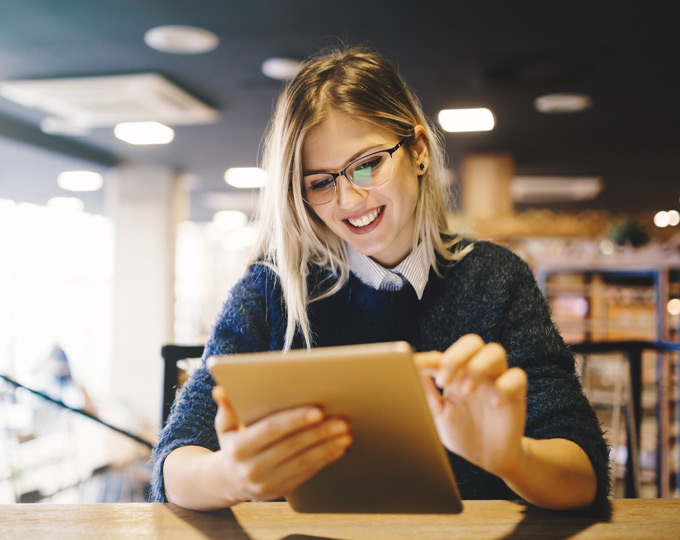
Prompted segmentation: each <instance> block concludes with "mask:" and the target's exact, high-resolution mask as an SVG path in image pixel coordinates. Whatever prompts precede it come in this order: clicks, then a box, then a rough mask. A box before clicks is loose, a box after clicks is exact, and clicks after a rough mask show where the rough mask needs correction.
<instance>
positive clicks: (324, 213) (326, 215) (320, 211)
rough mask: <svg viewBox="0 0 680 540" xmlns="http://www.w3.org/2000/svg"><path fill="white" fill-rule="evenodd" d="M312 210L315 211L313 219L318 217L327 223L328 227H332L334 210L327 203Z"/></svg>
mask: <svg viewBox="0 0 680 540" xmlns="http://www.w3.org/2000/svg"><path fill="white" fill-rule="evenodd" d="M312 212H313V216H312V219H314V218H315V217H316V219H318V220H319V221H321V222H323V223H325V224H326V226H327V227H329V228H332V224H333V221H332V217H333V212H332V210H331V209H330V208H327V207H326V206H325V205H324V206H319V207H316V208H314V209H313V210H312Z"/></svg>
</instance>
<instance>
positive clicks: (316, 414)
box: [305, 409, 323, 422]
mask: <svg viewBox="0 0 680 540" xmlns="http://www.w3.org/2000/svg"><path fill="white" fill-rule="evenodd" d="M322 418H323V413H322V412H321V411H320V410H319V409H310V410H309V411H307V414H305V420H307V421H308V422H318V421H319V420H321V419H322Z"/></svg>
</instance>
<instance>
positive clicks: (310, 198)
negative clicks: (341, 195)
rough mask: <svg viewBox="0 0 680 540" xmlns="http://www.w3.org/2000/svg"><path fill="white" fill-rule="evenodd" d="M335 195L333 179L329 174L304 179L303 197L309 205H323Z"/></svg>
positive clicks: (313, 175) (311, 175)
mask: <svg viewBox="0 0 680 540" xmlns="http://www.w3.org/2000/svg"><path fill="white" fill-rule="evenodd" d="M334 195H335V179H334V178H333V177H332V176H331V175H329V174H310V175H308V176H305V177H304V197H305V200H306V201H307V202H308V203H309V204H323V203H327V202H328V201H330V200H331V199H332V198H333V196H334Z"/></svg>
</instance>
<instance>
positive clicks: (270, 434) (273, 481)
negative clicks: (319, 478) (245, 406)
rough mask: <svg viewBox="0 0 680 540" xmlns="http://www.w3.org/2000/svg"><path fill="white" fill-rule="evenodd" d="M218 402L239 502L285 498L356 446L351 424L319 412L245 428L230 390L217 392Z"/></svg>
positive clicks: (300, 411)
mask: <svg viewBox="0 0 680 540" xmlns="http://www.w3.org/2000/svg"><path fill="white" fill-rule="evenodd" d="M212 396H213V399H214V400H215V403H217V415H216V416H215V431H216V432H217V437H218V440H219V443H220V450H219V452H218V453H219V454H221V462H222V464H223V469H222V472H223V477H224V479H225V482H226V483H227V485H225V489H226V491H227V492H228V494H229V496H228V498H229V499H231V500H234V502H241V501H249V500H253V499H256V500H262V501H266V500H272V499H278V498H280V497H283V496H285V495H287V494H288V493H289V492H290V491H291V490H293V489H294V488H296V487H297V486H299V485H300V484H302V483H303V482H304V481H305V480H307V479H309V478H310V477H312V476H313V475H314V474H315V473H317V472H318V471H319V470H321V469H323V468H324V467H325V466H327V465H329V464H330V463H332V462H333V461H335V460H337V459H339V458H340V457H342V456H343V455H344V454H345V452H346V450H347V447H348V446H349V445H350V444H351V443H352V436H351V434H350V433H349V426H348V425H347V422H346V421H345V420H343V419H341V418H324V415H323V412H322V411H321V409H319V408H318V407H315V406H309V405H307V406H301V407H295V408H291V409H286V410H283V411H279V412H276V413H273V414H271V415H269V416H267V417H265V418H263V419H261V420H258V421H257V422H255V423H253V424H251V425H249V426H247V427H239V421H238V418H237V417H236V414H235V413H234V409H233V408H232V406H231V404H230V403H229V400H228V399H227V396H226V395H225V393H224V390H223V389H222V388H221V387H220V386H216V387H215V388H213V392H212Z"/></svg>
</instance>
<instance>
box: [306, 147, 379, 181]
mask: <svg viewBox="0 0 680 540" xmlns="http://www.w3.org/2000/svg"><path fill="white" fill-rule="evenodd" d="M386 144H388V143H382V144H378V145H376V144H371V145H369V146H366V147H364V148H363V149H362V150H359V151H358V152H357V153H355V154H354V155H353V156H352V157H350V158H349V159H348V160H347V161H345V166H344V167H343V168H342V169H344V168H345V167H347V165H349V164H350V163H352V161H354V160H355V159H357V158H359V157H360V156H361V155H362V154H365V153H366V152H368V151H369V150H375V151H376V152H380V150H379V148H380V146H385V145H386ZM342 169H340V170H342ZM321 173H330V171H329V170H328V169H317V170H313V171H305V170H303V171H302V176H309V175H310V174H321Z"/></svg>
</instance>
